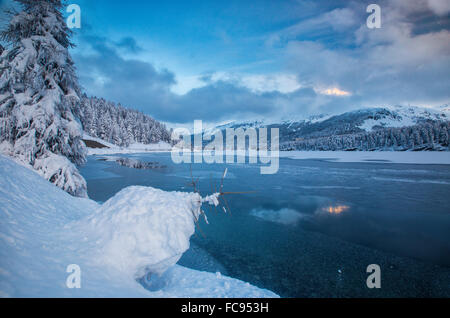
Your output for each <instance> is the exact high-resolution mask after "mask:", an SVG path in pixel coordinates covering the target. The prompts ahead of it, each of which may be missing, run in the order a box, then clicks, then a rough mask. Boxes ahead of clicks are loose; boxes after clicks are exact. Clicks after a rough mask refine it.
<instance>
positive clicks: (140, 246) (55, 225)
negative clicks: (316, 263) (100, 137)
mask: <svg viewBox="0 0 450 318" xmlns="http://www.w3.org/2000/svg"><path fill="white" fill-rule="evenodd" d="M0 175H1V176H2V177H1V178H0V297H194V298H195V297H277V295H275V294H274V293H272V292H270V291H268V290H263V289H259V288H257V287H254V286H251V285H249V284H248V283H244V282H242V281H239V280H236V279H233V278H228V277H223V276H222V275H220V274H218V275H214V274H211V273H206V272H200V271H195V270H191V269H187V268H185V267H182V266H179V265H174V266H171V265H172V264H175V262H176V260H177V258H178V255H180V254H181V253H183V251H185V250H186V249H187V248H188V247H189V237H190V235H191V234H192V233H193V232H194V224H193V221H192V220H193V215H192V214H191V216H189V214H188V213H187V212H188V210H189V209H190V208H191V204H192V206H193V207H197V205H199V202H198V200H199V197H198V196H197V195H196V194H189V193H185V194H182V193H165V192H163V191H160V190H156V189H152V188H143V187H132V188H128V189H125V190H123V191H121V192H120V193H118V195H117V196H116V197H114V198H112V199H110V200H109V201H108V202H106V203H105V204H104V205H103V206H100V205H98V204H97V203H96V202H94V201H92V200H89V199H83V198H76V197H72V196H71V195H69V194H68V193H66V192H64V191H63V190H61V189H60V188H58V187H56V186H55V185H53V184H51V183H49V182H48V181H46V180H45V179H43V178H42V177H40V176H39V175H38V174H37V173H36V172H34V171H32V170H29V169H27V168H25V167H22V166H20V165H18V164H17V163H15V162H14V161H12V160H11V159H9V158H7V157H4V156H1V155H0ZM204 200H208V201H211V202H214V196H212V197H210V198H208V199H204ZM194 212H195V213H198V211H194ZM158 214H161V215H158ZM157 222H160V223H157ZM166 235H168V236H166ZM103 253H105V254H104V255H103ZM71 264H76V265H78V266H79V267H80V269H81V288H80V289H77V288H74V289H70V288H68V287H67V286H66V280H67V278H68V277H69V275H70V273H67V272H66V270H67V268H68V266H69V265H71ZM145 269H148V270H149V272H150V270H152V271H154V272H159V273H161V272H163V271H164V270H165V269H167V270H166V271H164V273H162V274H161V275H156V274H153V273H152V274H151V275H145V277H147V279H146V281H147V282H142V281H141V282H138V281H137V280H136V279H135V278H136V277H137V276H139V275H137V274H138V272H139V270H144V271H145ZM146 274H148V273H146ZM144 286H145V287H146V288H147V289H146V288H144Z"/></svg>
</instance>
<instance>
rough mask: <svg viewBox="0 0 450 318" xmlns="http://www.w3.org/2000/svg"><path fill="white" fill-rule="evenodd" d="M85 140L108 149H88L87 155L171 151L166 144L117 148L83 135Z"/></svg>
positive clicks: (161, 142)
mask: <svg viewBox="0 0 450 318" xmlns="http://www.w3.org/2000/svg"><path fill="white" fill-rule="evenodd" d="M83 139H85V140H93V141H96V142H98V143H101V144H102V145H105V146H106V147H108V148H88V155H90V156H91V155H113V154H126V153H143V152H168V151H171V149H172V146H171V145H170V144H168V143H166V142H163V141H160V142H159V143H157V144H148V145H145V144H141V143H134V144H131V145H130V146H129V147H119V146H116V145H114V144H111V143H109V142H106V141H104V140H102V139H99V138H95V137H91V136H89V135H87V134H84V135H83Z"/></svg>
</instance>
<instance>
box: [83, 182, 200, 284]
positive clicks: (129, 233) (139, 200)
mask: <svg viewBox="0 0 450 318" xmlns="http://www.w3.org/2000/svg"><path fill="white" fill-rule="evenodd" d="M201 202H202V199H201V197H200V196H199V195H198V194H196V193H184V192H165V191H161V190H158V189H154V188H150V187H141V186H133V187H129V188H126V189H124V190H122V191H120V192H119V193H118V194H116V195H115V196H114V197H113V198H111V199H109V200H108V201H106V202H105V203H104V204H103V205H102V206H101V207H100V209H99V210H98V211H97V212H96V213H94V214H93V215H92V216H90V217H89V218H87V219H86V220H83V221H81V222H80V224H79V227H80V228H84V229H86V230H87V231H89V235H90V236H92V237H93V239H95V240H96V241H97V242H98V244H99V245H100V246H101V248H100V249H99V250H98V252H99V255H98V256H97V257H98V259H100V260H101V261H102V262H104V263H105V264H108V265H110V266H112V267H115V268H117V269H118V270H120V271H122V272H126V273H127V275H129V276H133V277H134V278H139V277H142V276H143V275H145V274H146V273H147V272H151V273H156V274H162V273H163V272H165V271H166V270H167V269H168V268H169V267H170V266H172V265H174V264H176V263H177V262H178V260H179V259H180V258H181V256H182V255H183V253H184V252H185V251H186V250H187V249H188V248H189V239H190V237H191V236H192V235H193V234H194V232H195V223H194V216H195V217H196V218H197V219H198V217H199V214H200V207H201Z"/></svg>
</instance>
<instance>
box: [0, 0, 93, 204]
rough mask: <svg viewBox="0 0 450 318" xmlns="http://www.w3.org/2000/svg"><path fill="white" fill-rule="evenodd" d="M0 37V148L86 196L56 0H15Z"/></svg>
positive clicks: (72, 84)
mask: <svg viewBox="0 0 450 318" xmlns="http://www.w3.org/2000/svg"><path fill="white" fill-rule="evenodd" d="M15 1H16V2H18V3H20V4H21V6H22V8H23V10H22V11H21V12H18V13H11V20H10V23H9V25H7V26H6V28H5V29H4V30H2V31H1V33H0V37H1V39H2V40H3V41H5V42H8V43H9V49H7V50H4V52H3V53H2V54H1V56H0V127H1V132H0V150H1V152H2V153H3V154H7V155H10V156H13V157H14V158H16V160H19V161H21V162H22V163H24V164H26V165H28V166H31V167H32V168H34V169H35V170H36V171H37V172H38V173H39V174H41V175H42V176H43V177H45V178H46V179H47V180H49V181H50V182H52V183H54V184H55V185H57V186H58V187H60V188H62V189H64V190H65V191H67V192H68V193H70V194H72V195H75V196H80V197H86V196H87V191H86V188H87V187H86V182H85V180H84V179H83V177H82V176H81V175H80V173H79V172H78V170H77V168H76V166H75V164H82V163H84V161H85V157H86V150H85V146H84V144H83V142H82V139H81V138H82V129H81V125H80V123H79V122H78V121H77V119H76V117H75V116H74V112H75V111H76V107H78V106H79V103H80V89H79V86H78V82H77V78H76V75H75V69H74V63H73V61H72V59H71V57H70V55H69V51H68V48H69V47H71V45H72V44H71V43H70V40H69V36H70V33H71V32H70V30H69V29H68V27H67V25H66V23H65V21H64V19H63V16H62V14H61V12H60V10H61V9H62V4H61V0H15Z"/></svg>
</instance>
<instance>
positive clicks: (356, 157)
mask: <svg viewBox="0 0 450 318" xmlns="http://www.w3.org/2000/svg"><path fill="white" fill-rule="evenodd" d="M280 157H281V158H290V159H320V160H329V161H336V162H375V163H376V162H378V163H383V162H384V163H409V164H443V165H448V164H450V152H448V151H442V152H438V151H417V152H416V151H280Z"/></svg>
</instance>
